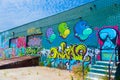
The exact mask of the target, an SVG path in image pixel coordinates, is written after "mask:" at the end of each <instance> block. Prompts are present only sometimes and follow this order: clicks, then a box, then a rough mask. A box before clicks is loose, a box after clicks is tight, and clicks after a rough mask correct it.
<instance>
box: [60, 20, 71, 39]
mask: <svg viewBox="0 0 120 80" xmlns="http://www.w3.org/2000/svg"><path fill="white" fill-rule="evenodd" d="M58 31H59V33H60V36H61V37H62V38H66V37H67V36H68V35H69V34H70V29H69V27H68V25H67V23H65V22H63V23H60V24H59V26H58Z"/></svg>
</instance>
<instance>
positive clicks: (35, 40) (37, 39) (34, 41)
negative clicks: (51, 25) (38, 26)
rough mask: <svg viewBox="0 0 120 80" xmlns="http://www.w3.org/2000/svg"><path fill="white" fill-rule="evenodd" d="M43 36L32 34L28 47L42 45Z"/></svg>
mask: <svg viewBox="0 0 120 80" xmlns="http://www.w3.org/2000/svg"><path fill="white" fill-rule="evenodd" d="M41 41H42V39H41V36H40V35H32V36H28V43H27V45H28V47H41Z"/></svg>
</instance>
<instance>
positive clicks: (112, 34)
mask: <svg viewBox="0 0 120 80" xmlns="http://www.w3.org/2000/svg"><path fill="white" fill-rule="evenodd" d="M99 38H100V40H101V41H102V42H101V44H100V45H101V48H102V49H110V48H115V45H116V39H117V31H116V30H115V29H114V28H110V27H108V28H103V29H101V30H100V31H99Z"/></svg>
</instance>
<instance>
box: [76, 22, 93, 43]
mask: <svg viewBox="0 0 120 80" xmlns="http://www.w3.org/2000/svg"><path fill="white" fill-rule="evenodd" d="M89 27H90V26H89V25H88V23H87V22H86V21H78V22H77V23H76V25H75V27H74V33H75V36H76V37H78V38H79V39H80V40H81V41H84V40H86V39H87V38H88V37H89V35H90V34H91V33H92V29H91V28H89Z"/></svg>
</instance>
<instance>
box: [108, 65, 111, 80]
mask: <svg viewBox="0 0 120 80" xmlns="http://www.w3.org/2000/svg"><path fill="white" fill-rule="evenodd" d="M108 70H109V71H108V74H109V76H108V78H109V79H108V80H110V74H111V73H110V63H109V64H108Z"/></svg>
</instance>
